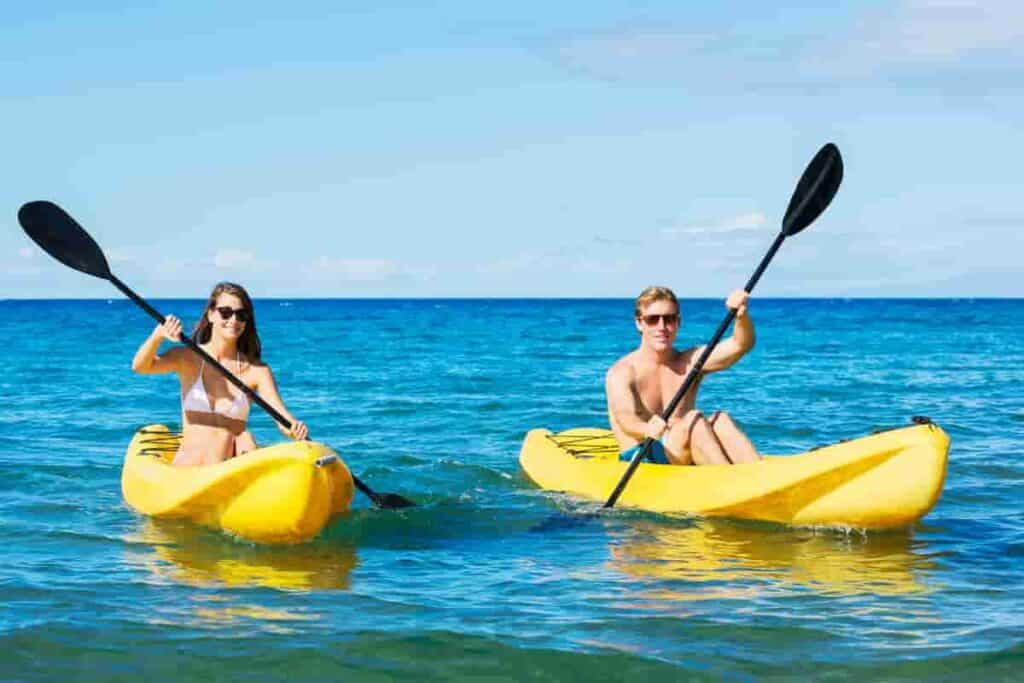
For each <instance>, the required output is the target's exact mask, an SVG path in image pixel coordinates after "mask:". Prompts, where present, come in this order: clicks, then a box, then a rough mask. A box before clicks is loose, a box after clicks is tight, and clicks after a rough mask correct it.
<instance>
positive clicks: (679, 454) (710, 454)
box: [662, 410, 729, 465]
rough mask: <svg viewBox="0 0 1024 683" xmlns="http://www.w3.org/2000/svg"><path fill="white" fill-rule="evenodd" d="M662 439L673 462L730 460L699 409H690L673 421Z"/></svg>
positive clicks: (709, 462) (724, 461)
mask: <svg viewBox="0 0 1024 683" xmlns="http://www.w3.org/2000/svg"><path fill="white" fill-rule="evenodd" d="M662 443H663V444H664V446H665V456H666V457H667V458H668V461H669V462H670V463H672V464H673V465H728V464H729V458H727V457H726V455H725V451H724V450H723V449H722V444H720V443H719V442H718V438H717V437H716V436H715V432H714V430H713V429H712V427H711V425H710V424H709V423H708V421H707V420H706V419H704V415H702V414H701V412H700V411H698V410H691V411H690V412H688V413H686V414H685V415H683V417H682V418H680V419H679V421H678V422H676V423H675V424H673V425H672V428H671V429H669V430H668V434H666V435H665V438H664V439H663V440H662Z"/></svg>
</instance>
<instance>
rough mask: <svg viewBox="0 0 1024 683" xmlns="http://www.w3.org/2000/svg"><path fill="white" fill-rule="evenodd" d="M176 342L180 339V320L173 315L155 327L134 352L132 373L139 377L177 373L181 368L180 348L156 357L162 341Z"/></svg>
mask: <svg viewBox="0 0 1024 683" xmlns="http://www.w3.org/2000/svg"><path fill="white" fill-rule="evenodd" d="M165 339H166V340H167V341H171V342H176V341H179V340H180V339H181V320H179V319H178V318H176V317H174V316H173V315H169V316H167V319H166V320H165V321H164V323H163V324H162V325H157V326H156V328H155V329H154V330H153V331H152V332H151V333H150V335H149V337H147V338H146V340H145V341H144V342H142V344H141V345H139V350H138V351H136V352H135V357H134V358H132V372H136V373H138V374H140V375H159V374H163V373H167V372H178V371H179V370H180V368H181V358H182V355H181V351H182V349H181V348H180V347H177V348H173V349H170V350H169V351H168V352H167V353H165V354H164V355H162V356H158V355H157V353H156V352H157V351H158V350H159V349H160V344H161V343H163V341H164V340H165Z"/></svg>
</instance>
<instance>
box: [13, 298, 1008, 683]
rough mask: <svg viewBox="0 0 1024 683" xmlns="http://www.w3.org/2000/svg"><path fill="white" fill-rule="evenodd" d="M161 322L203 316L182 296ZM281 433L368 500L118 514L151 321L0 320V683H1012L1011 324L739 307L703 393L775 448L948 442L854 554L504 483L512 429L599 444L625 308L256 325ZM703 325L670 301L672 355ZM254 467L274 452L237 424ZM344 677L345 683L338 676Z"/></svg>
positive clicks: (347, 314)
mask: <svg viewBox="0 0 1024 683" xmlns="http://www.w3.org/2000/svg"><path fill="white" fill-rule="evenodd" d="M157 307H158V308H160V309H161V310H163V311H164V312H174V313H177V314H179V315H182V316H183V317H185V318H186V319H191V318H192V317H193V316H194V315H195V314H196V312H197V311H198V309H199V308H200V307H201V302H197V301H161V302H158V303H157ZM257 313H258V319H259V325H260V330H261V333H262V337H263V341H264V348H265V356H266V358H267V359H268V361H269V362H270V363H271V365H272V366H273V367H274V369H275V372H276V374H277V376H278V380H279V383H280V384H281V387H282V393H283V395H284V396H285V399H286V401H287V402H288V404H289V406H290V408H291V409H292V410H293V412H295V413H296V414H297V415H299V416H300V417H301V418H302V419H304V420H305V421H306V422H307V423H308V424H309V425H310V428H311V430H312V432H313V434H314V436H315V437H316V438H317V439H319V440H321V441H325V442H327V443H329V444H330V445H332V446H333V447H334V448H336V449H337V450H338V451H339V452H340V453H341V454H342V455H343V457H344V458H345V459H346V461H347V462H348V463H349V465H350V466H351V467H352V469H353V470H354V471H355V472H356V473H357V474H359V476H360V477H362V478H363V479H364V480H365V481H367V483H369V484H370V485H371V486H373V487H374V488H376V489H378V490H383V491H396V492H399V493H402V494H403V495H406V496H408V497H411V498H413V499H415V500H416V501H417V502H419V503H420V506H419V507H417V508H415V509H412V510H408V511H403V512H386V511H378V510H375V509H373V508H371V507H369V506H368V505H367V503H366V501H365V499H362V498H359V499H357V501H356V507H355V509H354V510H353V512H352V514H351V515H350V516H349V517H347V518H344V519H342V520H340V521H338V522H337V523H335V524H334V525H333V526H332V527H331V528H329V529H328V530H327V532H326V533H325V534H324V535H323V536H322V537H320V538H318V539H316V540H315V541H313V542H311V543H309V544H306V545H303V546H299V547H294V548H261V547H254V546H252V545H249V544H246V543H242V542H239V541H236V540H233V539H231V538H226V537H224V536H221V535H219V534H217V533H214V532H211V531H206V530H203V529H199V528H196V527H193V526H190V525H188V524H183V523H182V524H156V523H154V522H152V521H151V520H147V519H145V518H142V517H139V516H138V515H136V514H135V513H133V512H132V511H131V510H130V509H128V508H127V507H126V506H125V504H124V503H123V502H122V500H121V496H120V490H119V476H120V463H121V459H122V457H123V453H124V448H125V446H126V445H127V443H128V441H129V439H130V438H131V435H132V433H133V432H134V430H135V429H136V428H137V427H138V426H140V425H142V424H146V423H149V422H153V421H167V422H170V423H174V422H175V421H176V420H177V419H178V418H177V415H178V397H177V387H176V380H174V379H172V378H171V377H138V376H134V375H132V374H131V372H130V371H129V362H130V358H131V356H132V353H133V352H134V349H135V347H136V345H137V344H138V343H139V341H141V339H142V338H143V337H144V336H145V335H146V334H147V333H148V332H149V330H150V329H151V325H150V324H149V322H148V319H147V318H145V317H144V315H143V314H142V313H141V312H140V311H138V310H137V309H136V308H135V307H134V306H133V305H132V304H130V303H129V302H126V301H121V300H117V299H115V300H111V301H109V302H108V301H70V302H69V301H3V302H0V337H2V338H3V339H4V346H5V348H4V352H3V354H2V355H0V388H2V393H3V396H4V398H5V402H4V403H5V405H4V410H3V411H2V412H0V590H2V595H3V600H2V601H0V680H5V681H7V680H15V681H16V680H26V681H28V680H76V681H110V680H137V679H139V678H140V677H141V676H147V677H149V678H150V679H152V680H176V681H191V680H195V681H213V680H240V679H242V678H244V679H245V680H247V681H264V680H266V681H276V680H283V679H285V678H287V679H293V680H327V679H330V680H346V681H348V680H353V681H354V680H369V681H374V680H380V681H384V680H393V679H395V678H399V679H408V680H473V679H480V680H570V679H593V680H600V679H619V680H623V679H624V680H646V679H648V678H654V677H661V678H665V677H666V676H667V677H668V678H669V679H678V678H683V677H688V678H693V679H709V680H715V679H728V680H755V679H771V678H792V677H807V676H814V677H815V678H817V679H819V680H845V679H847V678H850V677H858V678H860V677H868V678H872V679H885V680H921V679H945V680H949V679H957V680H972V679H974V680H986V681H987V680H1013V679H1015V678H1016V677H1017V676H1019V673H1018V671H1019V670H1020V669H1021V667H1024V610H1022V609H1021V605H1024V573H1022V571H1021V570H1022V566H1024V514H1022V512H1021V501H1022V500H1024V464H1022V456H1024V401H1022V398H1024V390H1022V387H1024V340H1022V338H1021V335H1020V320H1021V319H1022V317H1024V302H1022V301H1019V300H1012V301H992V300H978V301H972V300H955V301H954V300H920V301H874V300H852V301H848V300H764V301H762V300H755V302H754V305H753V307H752V314H753V315H754V316H755V321H756V322H757V325H758V334H759V339H758V346H757V348H756V349H755V350H754V351H753V352H752V353H751V355H750V356H748V357H747V358H746V359H744V360H743V361H742V362H741V363H740V364H739V365H738V366H736V367H735V368H733V369H732V370H730V371H729V372H727V373H724V374H722V375H718V376H714V377H711V378H709V379H708V380H707V381H706V382H705V386H704V388H703V390H702V394H701V399H700V401H699V404H700V407H702V408H704V409H706V410H713V409H725V410H728V411H730V412H732V413H733V414H734V415H735V416H736V417H737V418H738V419H739V421H740V422H741V423H742V424H743V425H744V426H745V427H746V429H747V431H748V433H749V434H750V436H751V437H752V439H753V441H754V443H755V444H756V445H757V446H758V447H759V448H761V449H762V450H764V451H767V452H775V453H787V452H795V451H801V450H805V449H808V448H811V447H814V446H817V445H821V444H825V443H829V442H834V441H838V440H839V439H843V438H848V437H854V436H859V435H862V434H866V433H868V432H871V431H873V430H875V429H879V428H883V427H890V426H896V425H901V424H905V423H907V422H908V419H909V418H910V417H911V416H912V415H927V416H930V417H931V418H932V419H934V420H935V421H936V422H938V423H939V424H941V425H942V426H943V427H944V428H945V429H946V430H947V431H948V432H949V434H950V435H951V437H952V450H951V453H950V465H949V473H948V479H947V482H946V489H945V492H944V494H943V496H942V499H941V500H940V501H939V504H938V506H937V507H936V508H935V510H933V511H932V513H931V514H929V515H928V516H927V517H926V518H925V519H924V520H923V521H922V522H921V523H920V524H918V525H917V526H916V527H915V528H913V529H910V530H907V531H904V532H896V533H870V534H861V533H859V532H854V533H842V532H836V531H828V530H808V529H788V528H785V527H779V526H774V525H767V524H751V523H738V522H728V521H708V520H699V519H686V518H671V517H664V516H657V515H651V514H645V513H638V512H630V511H624V510H616V511H613V512H611V513H608V514H603V515H601V516H600V518H599V519H597V520H593V521H590V522H587V523H583V524H579V525H565V526H558V527H556V528H552V529H549V530H547V531H543V532H537V531H535V530H534V528H535V527H536V526H537V525H538V524H539V523H542V522H544V521H545V520H547V519H548V518H549V517H550V516H551V515H552V513H556V512H568V513H570V514H571V513H574V512H576V511H583V512H587V511H591V510H593V509H594V506H593V505H589V504H582V503H580V502H577V501H572V500H570V499H567V498H564V497H560V496H556V495H551V494H545V493H542V492H540V491H538V490H536V489H535V488H534V487H532V486H531V485H530V484H529V482H527V481H526V480H525V479H524V478H523V476H522V475H521V474H520V473H519V471H518V466H517V461H516V459H517V456H518V450H519V445H520V443H521V440H522V438H523V436H524V434H525V432H526V431H527V430H528V429H529V428H532V427H538V426H546V427H549V428H552V429H564V428H568V427H572V426H581V425H598V426H600V425H603V424H604V422H605V416H604V403H603V389H602V381H603V374H604V370H605V369H606V367H607V366H608V365H609V364H610V363H611V362H612V361H613V360H614V359H615V358H616V357H617V356H618V355H620V354H622V353H624V352H626V351H627V350H629V348H630V347H631V345H632V344H634V343H635V331H634V330H633V328H632V322H631V320H630V316H631V302H629V301H615V300H595V301H587V300H569V301H539V300H528V301H514V300H500V301H484V300H471V301H449V300H444V301H429V300H414V301H399V300H372V301H354V300H340V301H310V300H296V301H259V302H257ZM723 313H724V310H723V308H722V304H721V302H718V301H685V302H684V304H683V315H684V326H683V330H682V332H681V334H680V339H681V343H697V342H700V341H703V339H704V337H706V336H708V335H710V334H711V332H712V331H713V330H714V328H715V326H716V325H717V323H718V321H719V320H720V319H721V316H722V315H723ZM252 424H253V428H254V431H255V433H256V436H257V438H258V439H260V440H261V442H264V443H266V442H269V441H273V440H275V438H276V430H275V429H274V428H273V426H272V424H271V422H270V420H269V418H267V417H265V416H263V415H262V414H260V415H257V416H255V417H254V418H253V423H252ZM339 676H341V677H343V678H339Z"/></svg>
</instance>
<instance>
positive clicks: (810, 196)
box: [782, 142, 843, 236]
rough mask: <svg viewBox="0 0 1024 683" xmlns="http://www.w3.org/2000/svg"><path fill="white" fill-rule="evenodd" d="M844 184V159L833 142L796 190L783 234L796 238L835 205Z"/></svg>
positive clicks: (823, 150) (784, 224)
mask: <svg viewBox="0 0 1024 683" xmlns="http://www.w3.org/2000/svg"><path fill="white" fill-rule="evenodd" d="M841 182H843V157H842V155H841V154H839V148H838V147H836V146H835V145H834V144H832V143H831V142H829V143H827V144H826V145H825V146H824V147H822V148H821V149H820V150H818V153H817V154H815V155H814V158H813V159H811V163H809V164H808V165H807V168H806V170H804V174H803V175H802V176H800V182H799V183H797V186H796V189H795V190H793V197H792V198H791V199H790V200H789V207H788V208H787V209H786V215H785V217H783V219H782V232H783V233H785V234H786V235H787V236H790V235H795V234H797V233H798V232H800V231H801V230H803V229H804V228H806V227H807V226H808V225H810V224H811V223H813V222H814V219H816V218H817V217H818V216H820V215H821V212H822V211H824V210H825V208H826V207H827V206H828V205H829V204H830V203H831V202H832V198H833V197H835V196H836V191H838V190H839V184H840V183H841Z"/></svg>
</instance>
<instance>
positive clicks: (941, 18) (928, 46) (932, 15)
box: [865, 0, 1024, 61]
mask: <svg viewBox="0 0 1024 683" xmlns="http://www.w3.org/2000/svg"><path fill="white" fill-rule="evenodd" d="M872 34H874V35H875V36H876V37H877V43H876V44H877V45H878V46H879V47H881V48H882V49H883V50H884V51H885V52H886V53H887V54H888V55H889V56H890V57H891V58H893V59H914V60H920V61H948V60H954V59H957V58H960V57H962V56H964V55H966V54H968V53H971V52H976V51H981V50H1007V49H1009V50H1011V51H1015V52H1021V44H1020V40H1021V39H1022V38H1024V4H1022V3H1021V2H1020V0H987V1H984V2H978V1H977V0H970V1H965V0H908V1H907V2H904V3H903V5H902V6H901V7H899V9H898V10H897V11H896V12H895V13H894V14H893V16H892V17H889V18H887V17H880V18H879V19H878V25H877V26H874V27H870V28H869V31H868V32H867V35H866V36H865V37H867V38H870V37H871V35H872Z"/></svg>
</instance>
